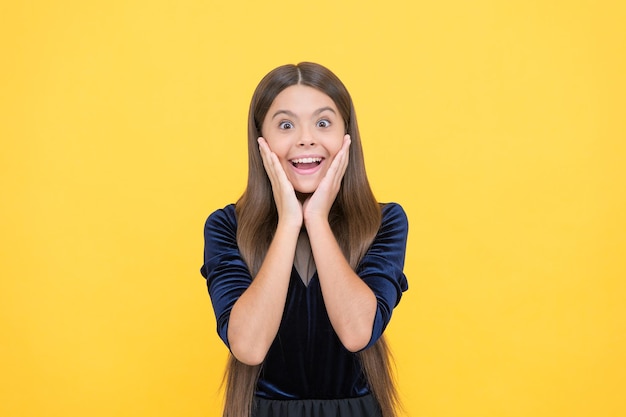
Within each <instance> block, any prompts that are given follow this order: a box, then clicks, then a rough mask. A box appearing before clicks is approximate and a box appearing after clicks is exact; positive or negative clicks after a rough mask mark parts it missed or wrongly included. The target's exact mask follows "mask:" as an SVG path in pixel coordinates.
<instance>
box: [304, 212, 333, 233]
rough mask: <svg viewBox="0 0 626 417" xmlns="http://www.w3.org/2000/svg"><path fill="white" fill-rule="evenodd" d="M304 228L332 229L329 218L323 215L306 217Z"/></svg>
mask: <svg viewBox="0 0 626 417" xmlns="http://www.w3.org/2000/svg"><path fill="white" fill-rule="evenodd" d="M304 226H305V227H306V228H307V230H308V229H309V228H311V229H318V228H320V227H330V225H329V223H328V216H326V215H322V214H317V213H316V214H310V215H307V216H304Z"/></svg>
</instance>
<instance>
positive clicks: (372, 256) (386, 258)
mask: <svg viewBox="0 0 626 417" xmlns="http://www.w3.org/2000/svg"><path fill="white" fill-rule="evenodd" d="M407 235H408V219H407V217H406V214H405V212H404V210H403V209H402V207H401V206H400V205H399V204H396V203H389V204H386V205H385V206H384V207H383V210H382V222H381V227H380V230H379V231H378V233H377V234H376V237H375V238H374V242H373V243H372V246H371V247H370V249H369V250H368V251H367V253H366V254H365V256H364V257H363V259H362V260H361V262H360V263H359V265H358V266H357V269H356V273H357V274H358V275H359V276H360V277H361V279H363V281H365V283H366V284H367V285H368V286H369V287H370V289H371V290H372V291H373V292H374V294H375V295H376V300H377V303H378V305H377V308H376V316H375V318H374V327H373V329H372V338H371V339H370V341H369V343H368V344H367V346H366V347H365V349H367V348H368V347H370V346H372V345H373V344H374V343H375V342H376V341H377V340H378V338H380V336H381V335H382V334H383V331H384V330H385V328H386V327H387V324H388V323H389V320H390V319H391V313H392V311H393V309H394V307H395V306H397V305H398V303H399V302H400V298H401V297H402V293H403V292H404V291H406V290H407V289H408V282H407V279H406V276H405V275H404V272H403V269H404V257H405V252H406V241H407Z"/></svg>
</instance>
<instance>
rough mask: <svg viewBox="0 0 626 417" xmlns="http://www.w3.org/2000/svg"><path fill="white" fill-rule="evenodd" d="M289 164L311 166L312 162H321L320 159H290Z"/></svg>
mask: <svg viewBox="0 0 626 417" xmlns="http://www.w3.org/2000/svg"><path fill="white" fill-rule="evenodd" d="M291 162H292V163H294V164H312V163H313V162H322V158H300V159H292V160H291Z"/></svg>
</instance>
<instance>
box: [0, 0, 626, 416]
mask: <svg viewBox="0 0 626 417" xmlns="http://www.w3.org/2000/svg"><path fill="white" fill-rule="evenodd" d="M366 3H367V2H362V1H357V0H352V1H345V2H338V1H335V0H333V1H330V0H321V1H316V2H294V1H280V2H257V1H249V2H237V1H233V2H228V1H199V0H180V1H162V0H159V1H145V0H141V1H140V0H136V1H121V0H114V1H70V0H61V1H56V2H47V1H16V2H9V1H5V2H3V4H2V5H1V6H0V19H1V23H0V46H1V59H2V66H1V67H0V118H1V119H0V121H1V123H0V137H1V140H2V142H1V144H2V147H1V148H0V170H1V171H0V173H1V181H2V182H1V192H2V194H1V198H2V200H1V206H0V210H1V212H0V231H1V232H0V233H1V246H0V271H1V274H2V275H1V281H0V300H1V303H0V332H1V334H0V337H1V342H0V374H1V377H0V378H1V379H0V381H1V385H0V415H2V416H11V417H12V416H51V417H53V416H64V417H67V416H92V417H97V416H142V415H145V416H154V417H158V416H188V417H191V416H218V415H219V414H220V413H219V404H220V402H221V397H220V395H219V392H218V389H219V383H220V379H221V374H222V369H223V364H224V359H225V356H226V349H225V348H224V347H223V345H222V344H221V342H220V341H219V339H218V337H217V335H216V333H215V319H214V317H213V313H212V310H211V307H210V303H209V298H208V296H207V295H206V288H205V284H204V280H203V279H202V278H201V277H200V274H199V272H198V269H199V267H200V264H201V262H202V248H203V241H202V228H203V222H204V220H205V218H206V216H207V215H208V214H209V213H210V212H212V211H213V210H214V209H216V208H220V207H223V206H224V205H226V204H228V203H230V202H233V201H235V199H236V198H237V197H238V196H239V195H240V193H241V192H242V190H243V187H244V182H245V175H246V149H245V127H246V113H247V106H248V103H249V99H250V97H251V94H252V91H253V89H254V87H255V86H256V84H257V83H258V81H259V80H260V78H261V77H262V76H263V75H264V74H265V73H266V72H267V71H269V70H270V69H272V68H274V67H276V66H278V65H281V64H284V63H294V62H299V61H302V60H311V61H316V62H320V63H322V64H325V65H326V66H328V67H330V68H331V69H332V70H333V71H334V72H336V73H337V74H338V75H339V77H340V78H342V80H343V81H344V82H345V83H346V85H347V86H348V88H349V89H350V91H351V92H352V94H353V98H354V100H355V103H356V108H357V113H358V116H359V120H360V126H361V129H362V135H363V141H364V147H365V152H366V160H367V161H366V162H367V165H368V172H369V175H370V179H371V182H372V185H373V187H374V190H375V192H376V194H377V196H378V198H379V200H381V201H397V202H399V203H401V204H402V205H403V206H404V207H405V209H406V211H407V213H408V215H409V219H410V226H411V229H410V236H409V246H408V256H407V265H406V273H407V275H408V277H409V280H410V290H409V292H407V293H406V295H405V297H404V298H403V300H402V303H401V305H400V306H399V307H398V309H397V310H396V312H395V315H394V320H392V323H391V324H390V327H389V328H388V334H389V337H390V339H391V342H392V345H393V348H394V351H395V356H396V362H397V367H398V377H399V381H400V382H399V383H400V390H401V392H402V395H403V398H404V401H405V405H406V410H407V415H410V416H415V417H458V416H481V417H482V416H493V417H517V416H519V417H522V416H524V417H526V416H534V417H540V416H573V417H577V416H589V417H591V416H593V417H596V416H601V417H603V416H607V417H609V416H610V417H613V416H616V417H620V416H622V417H623V416H626V402H625V401H624V395H625V393H626V302H625V301H626V280H625V278H626V237H625V236H626V214H625V213H626V168H625V166H626V121H625V115H626V98H625V97H626V81H625V75H624V74H626V60H625V56H626V31H625V30H624V22H625V21H626V11H625V6H624V3H623V2H621V1H617V0H616V1H614V2H611V1H579V0H575V1H544V0H530V1H501V0H478V1H464V0H446V1H440V2H432V1H428V2H426V1H408V0H407V1H405V2H400V1H393V0H391V1H385V2H380V3H378V2H377V3H374V2H372V6H368V5H367V4H366Z"/></svg>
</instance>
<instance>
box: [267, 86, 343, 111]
mask: <svg viewBox="0 0 626 417" xmlns="http://www.w3.org/2000/svg"><path fill="white" fill-rule="evenodd" d="M322 107H330V108H332V109H333V110H334V111H335V112H337V113H338V111H337V105H336V104H335V102H334V101H333V99H331V98H330V96H328V95H327V94H326V93H324V92H322V91H320V90H318V89H316V88H313V87H309V86H306V85H300V84H297V85H292V86H289V87H287V88H285V89H284V90H283V91H281V92H280V93H279V94H278V95H277V96H276V98H274V101H273V102H272V105H271V106H270V109H271V110H291V111H300V112H307V111H315V110H318V109H320V108H322Z"/></svg>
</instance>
